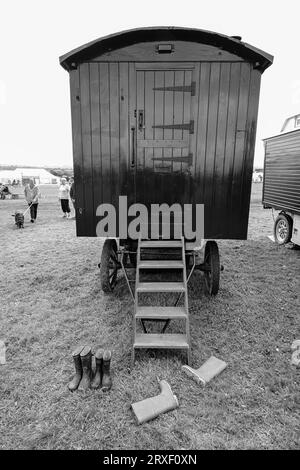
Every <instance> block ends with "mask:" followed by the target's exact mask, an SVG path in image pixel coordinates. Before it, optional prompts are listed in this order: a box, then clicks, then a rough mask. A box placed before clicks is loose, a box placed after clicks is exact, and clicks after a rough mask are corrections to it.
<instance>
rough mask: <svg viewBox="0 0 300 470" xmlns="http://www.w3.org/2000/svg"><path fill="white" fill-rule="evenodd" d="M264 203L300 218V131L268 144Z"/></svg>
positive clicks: (275, 139) (278, 137) (276, 138)
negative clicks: (298, 215) (299, 215)
mask: <svg viewBox="0 0 300 470" xmlns="http://www.w3.org/2000/svg"><path fill="white" fill-rule="evenodd" d="M263 203H264V204H265V205H267V206H269V207H273V208H275V209H283V210H286V211H290V212H292V213H295V214H300V130H296V131H293V132H288V133H286V134H281V135H278V136H274V137H271V138H270V139H266V140H265V167H264V186H263Z"/></svg>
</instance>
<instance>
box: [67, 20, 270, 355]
mask: <svg viewBox="0 0 300 470" xmlns="http://www.w3.org/2000/svg"><path fill="white" fill-rule="evenodd" d="M60 62H61V65H62V66H63V67H64V68H65V69H67V70H68V71H69V74H70V86H71V105H72V128H73V153H74V175H75V190H76V204H77V208H76V209H77V212H76V224H77V235H79V236H91V237H93V236H96V235H97V224H98V222H99V215H101V214H99V213H98V215H97V208H98V207H99V206H100V205H101V204H103V203H110V204H112V205H113V206H114V208H115V209H117V210H118V208H119V197H120V196H126V197H127V204H128V206H129V205H130V206H131V204H133V203H139V204H143V207H145V206H146V214H148V210H149V209H150V211H151V209H152V207H153V204H157V205H161V204H163V203H165V205H166V206H168V207H170V206H171V205H172V206H173V205H175V204H176V207H177V209H176V210H177V212H178V213H179V212H181V213H182V208H183V206H184V205H185V204H190V207H192V208H195V207H196V205H198V204H199V205H200V204H203V205H204V233H203V235H202V238H205V239H220V238H227V239H245V238H246V237H247V227H248V213H249V203H250V190H251V180H252V166H253V156H254V143H255V131H256V121H257V109H258V99H259V87H260V77H261V74H262V72H263V71H264V70H265V69H266V68H267V67H268V66H269V65H270V64H271V63H272V57H271V56H270V55H268V54H266V53H265V52H262V51H260V50H258V49H256V48H254V47H252V46H249V45H248V44H245V43H243V42H242V41H241V39H240V38H238V37H228V36H224V35H220V34H216V33H211V32H208V31H201V30H196V29H186V28H175V27H161V28H142V29H136V30H132V31H125V32H121V33H118V34H113V35H111V36H107V37H105V38H101V39H98V40H96V41H93V42H91V43H89V44H87V45H85V46H82V47H79V48H78V49H76V50H74V51H72V52H70V53H68V54H66V55H64V56H63V57H61V59H60ZM150 206H151V208H150ZM178 208H179V209H178ZM192 210H193V209H192ZM175 212H176V211H175V210H174V219H172V220H171V218H170V222H171V223H170V224H169V225H172V227H173V229H174V228H176V223H177V227H178V225H181V226H182V221H179V222H175V219H176V217H175ZM119 213H122V211H121V210H120V211H119ZM102 215H104V214H102ZM117 215H119V214H117ZM147 217H148V216H147ZM128 220H129V218H128ZM144 220H145V219H144ZM176 220H178V219H176ZM117 221H118V217H117ZM141 225H142V224H141ZM156 225H157V226H158V227H159V228H161V226H163V221H162V220H161V219H159V220H158V222H157V224H156ZM166 225H167V224H166ZM144 226H147V227H148V228H149V223H144ZM150 226H151V230H152V228H153V227H154V224H153V223H152V221H151V224H150ZM181 228H182V227H181ZM184 228H186V224H185V221H184ZM126 229H127V227H126ZM173 235H174V234H173ZM184 235H185V237H182V233H180V238H179V237H175V236H173V237H172V236H171V235H170V236H169V239H168V237H164V236H161V237H160V238H164V239H158V240H157V239H156V240H153V238H156V237H153V236H152V233H151V234H149V231H148V232H147V233H146V236H145V235H144V234H143V238H144V240H143V239H142V237H140V238H139V240H138V243H137V240H134V238H133V237H131V236H128V233H127V231H125V234H124V233H123V229H122V234H121V224H120V226H119V227H117V230H116V232H115V233H114V234H113V237H115V238H120V239H121V240H120V242H121V243H120V245H121V247H122V248H118V246H117V243H116V240H114V239H110V238H107V239H106V241H105V243H104V246H103V250H102V256H101V264H100V266H99V267H100V277H101V285H102V288H103V290H104V291H105V292H110V291H111V290H113V288H114V286H115V283H116V279H117V273H118V269H120V268H122V270H123V273H124V275H125V278H126V281H127V283H128V287H129V289H130V292H131V295H132V298H133V301H134V314H133V325H132V327H133V328H132V329H133V342H132V361H133V362H134V358H135V352H136V350H137V349H157V348H159V349H179V350H183V351H185V352H186V353H187V362H189V358H190V334H189V308H188V282H189V279H190V277H191V275H192V273H193V271H194V269H195V268H196V267H197V268H198V269H199V270H200V271H202V272H203V274H204V276H205V284H206V288H207V291H208V293H209V294H210V295H216V294H217V292H218V289H219V277H220V270H221V266H220V259H219V252H218V246H217V244H216V242H215V241H214V240H208V241H207V243H206V245H205V249H204V250H203V258H202V260H201V259H200V256H199V253H200V252H199V250H198V251H197V250H196V245H197V242H198V238H200V237H198V235H199V233H198V230H196V235H195V239H196V240H195V239H192V238H191V239H190V243H189V244H188V243H187V240H189V237H187V236H186V233H184ZM149 238H150V239H149ZM157 238H159V237H157ZM171 238H174V239H173V240H171ZM188 245H191V246H188ZM201 254H202V250H201ZM128 259H130V263H129V262H128ZM127 267H135V268H136V278H135V289H134V291H133V289H132V287H131V279H130V278H129V276H127V272H126V268H127ZM155 271H156V273H158V274H160V275H161V273H162V272H164V273H165V276H164V281H165V282H161V279H159V280H158V282H157V278H156V281H155V278H151V280H150V281H149V276H148V275H147V273H148V274H149V273H151V276H154V274H155ZM170 271H171V275H170ZM153 272H154V274H153ZM173 273H174V275H175V274H176V273H177V274H176V275H177V278H176V281H174V277H173ZM159 292H164V293H166V294H168V295H169V296H170V295H171V300H172V302H171V305H170V301H169V304H168V305H167V306H166V305H165V304H164V305H162V306H155V307H154V306H153V305H145V304H144V301H145V299H144V300H143V296H145V294H147V295H148V294H151V295H153V294H156V293H159ZM174 295H175V296H176V297H177V298H176V301H175V298H174ZM172 296H173V297H172ZM174 301H175V303H174ZM180 301H181V303H180ZM171 320H175V323H176V320H180V321H181V323H182V324H183V326H182V328H183V330H181V331H180V332H178V333H175V332H174V330H173V333H171V334H168V333H165V330H166V328H167V327H168V325H169V323H170V321H171ZM148 321H152V322H165V325H164V327H163V330H162V332H160V333H148V332H147V328H146V322H148ZM140 322H141V324H142V327H143V331H142V332H141V331H139V330H138V325H139V323H140Z"/></svg>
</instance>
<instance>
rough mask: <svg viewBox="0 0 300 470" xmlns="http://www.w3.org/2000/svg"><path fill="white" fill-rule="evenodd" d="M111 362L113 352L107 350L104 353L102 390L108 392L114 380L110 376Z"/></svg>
mask: <svg viewBox="0 0 300 470" xmlns="http://www.w3.org/2000/svg"><path fill="white" fill-rule="evenodd" d="M110 361H111V352H110V351H107V350H105V351H104V353H103V366H102V372H103V376H102V387H101V388H102V390H103V392H107V391H108V390H109V389H110V388H111V386H112V380H111V376H110Z"/></svg>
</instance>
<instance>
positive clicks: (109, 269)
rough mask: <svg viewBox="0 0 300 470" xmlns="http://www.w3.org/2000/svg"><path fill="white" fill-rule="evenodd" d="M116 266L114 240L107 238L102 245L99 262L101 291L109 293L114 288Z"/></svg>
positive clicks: (117, 263) (116, 257)
mask: <svg viewBox="0 0 300 470" xmlns="http://www.w3.org/2000/svg"><path fill="white" fill-rule="evenodd" d="M118 268H119V262H118V255H117V243H116V240H111V239H107V240H105V242H104V245H103V249H102V255H101V263H100V282H101V287H102V290H103V292H105V293H109V292H112V291H113V290H114V287H115V285H116V282H117V275H118Z"/></svg>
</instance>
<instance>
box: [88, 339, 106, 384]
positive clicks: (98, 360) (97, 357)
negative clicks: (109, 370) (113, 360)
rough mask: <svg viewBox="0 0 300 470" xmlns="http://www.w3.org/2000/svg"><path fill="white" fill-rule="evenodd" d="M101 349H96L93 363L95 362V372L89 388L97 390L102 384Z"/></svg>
mask: <svg viewBox="0 0 300 470" xmlns="http://www.w3.org/2000/svg"><path fill="white" fill-rule="evenodd" d="M103 353H104V351H103V349H101V348H100V349H97V350H96V353H95V362H96V370H95V375H94V378H93V380H92V382H91V388H93V389H97V388H99V387H100V386H101V384H102V375H103V372H102V368H103Z"/></svg>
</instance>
